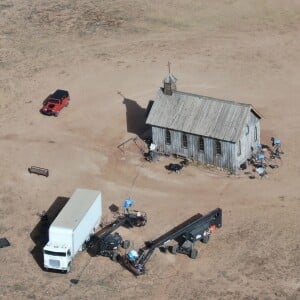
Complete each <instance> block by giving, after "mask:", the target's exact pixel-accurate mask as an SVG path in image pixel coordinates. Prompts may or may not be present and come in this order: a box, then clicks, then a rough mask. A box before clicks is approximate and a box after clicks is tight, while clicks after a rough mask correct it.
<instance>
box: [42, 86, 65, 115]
mask: <svg viewBox="0 0 300 300" xmlns="http://www.w3.org/2000/svg"><path fill="white" fill-rule="evenodd" d="M69 102H70V95H69V92H68V91H64V90H56V91H55V92H54V93H53V94H51V95H49V96H48V97H47V98H46V99H45V100H44V102H43V107H42V108H41V113H43V114H45V115H48V116H55V117H57V116H58V114H59V112H60V111H61V110H62V109H63V108H64V107H65V106H68V105H69Z"/></svg>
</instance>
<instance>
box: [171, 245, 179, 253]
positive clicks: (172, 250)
mask: <svg viewBox="0 0 300 300" xmlns="http://www.w3.org/2000/svg"><path fill="white" fill-rule="evenodd" d="M178 248H179V247H178V245H174V246H172V248H171V253H172V254H177V251H178Z"/></svg>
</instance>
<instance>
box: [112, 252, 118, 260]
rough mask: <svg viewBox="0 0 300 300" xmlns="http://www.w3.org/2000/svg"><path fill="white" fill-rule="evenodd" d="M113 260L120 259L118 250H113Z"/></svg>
mask: <svg viewBox="0 0 300 300" xmlns="http://www.w3.org/2000/svg"><path fill="white" fill-rule="evenodd" d="M111 260H112V261H117V260H118V253H117V252H113V254H112V256H111Z"/></svg>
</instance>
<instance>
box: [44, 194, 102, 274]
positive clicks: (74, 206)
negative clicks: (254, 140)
mask: <svg viewBox="0 0 300 300" xmlns="http://www.w3.org/2000/svg"><path fill="white" fill-rule="evenodd" d="M101 216H102V199H101V192H99V191H95V190H88V189H77V190H76V191H75V192H74V194H73V195H72V197H71V198H70V199H69V201H68V202H67V204H66V205H65V206H64V208H63V209H62V210H61V211H60V213H59V214H58V216H57V217H56V218H55V220H54V221H53V223H52V224H51V225H50V227H49V241H48V243H47V245H46V246H45V247H44V251H43V252H44V268H45V269H46V270H47V269H55V270H61V271H65V272H69V271H70V270H71V264H72V259H73V258H74V256H75V255H76V254H77V252H78V251H82V250H83V248H84V244H85V242H86V241H88V240H89V239H90V237H91V235H92V234H93V233H94V232H95V230H96V228H97V227H98V226H99V224H100V221H101Z"/></svg>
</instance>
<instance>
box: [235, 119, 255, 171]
mask: <svg viewBox="0 0 300 300" xmlns="http://www.w3.org/2000/svg"><path fill="white" fill-rule="evenodd" d="M247 125H248V126H249V133H247ZM247 125H246V126H245V127H244V129H243V132H242V134H241V138H240V141H241V150H242V151H241V155H238V150H239V149H238V143H236V149H235V155H236V158H237V167H239V166H240V165H241V164H242V163H244V162H246V161H247V159H249V158H250V157H251V156H252V154H253V152H256V150H257V146H258V145H259V144H260V119H259V118H258V117H257V116H256V115H255V114H254V113H251V114H250V115H249V118H248V120H247ZM255 127H256V128H257V129H256V130H257V139H256V140H255Z"/></svg>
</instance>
